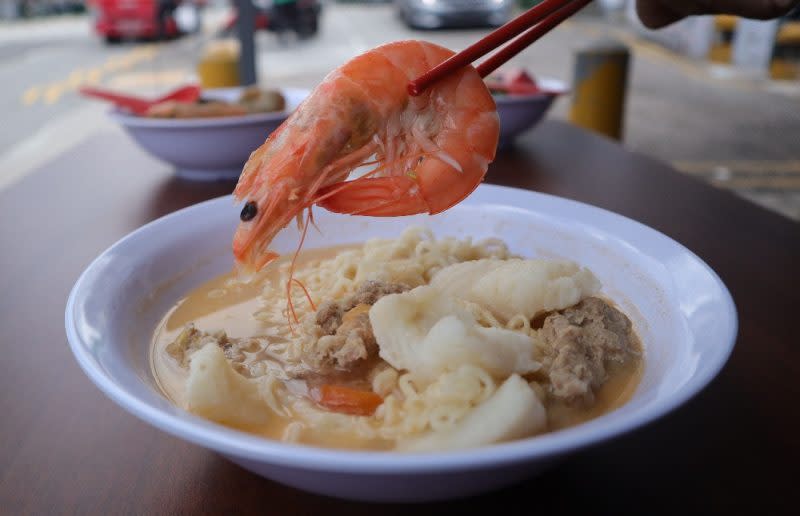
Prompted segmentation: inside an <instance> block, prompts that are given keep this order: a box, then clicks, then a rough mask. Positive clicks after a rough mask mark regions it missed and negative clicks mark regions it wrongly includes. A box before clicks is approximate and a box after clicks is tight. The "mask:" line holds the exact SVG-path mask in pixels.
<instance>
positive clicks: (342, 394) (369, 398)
mask: <svg viewBox="0 0 800 516" xmlns="http://www.w3.org/2000/svg"><path fill="white" fill-rule="evenodd" d="M317 397H318V400H317V403H319V404H320V405H322V406H323V407H325V408H327V409H329V410H333V411H334V412H342V413H344V414H352V415H355V416H371V415H372V414H373V413H374V412H375V409H377V408H378V406H379V405H380V404H381V403H383V398H381V397H380V396H378V395H377V394H375V393H374V392H371V391H360V390H358V389H351V388H350V387H344V386H342V385H323V386H322V387H320V388H319V390H318V396H317Z"/></svg>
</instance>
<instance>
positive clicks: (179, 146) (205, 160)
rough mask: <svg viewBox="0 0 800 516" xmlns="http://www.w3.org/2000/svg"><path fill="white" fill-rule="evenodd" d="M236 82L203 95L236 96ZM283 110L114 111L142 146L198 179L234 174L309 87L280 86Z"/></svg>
mask: <svg viewBox="0 0 800 516" xmlns="http://www.w3.org/2000/svg"><path fill="white" fill-rule="evenodd" d="M240 91H241V89H240V88H225V89H219V90H206V91H204V92H203V96H204V97H208V98H216V99H222V100H231V101H232V100H235V99H236V98H237V97H238V94H239V92H240ZM280 91H281V93H282V94H283V95H284V97H285V98H286V110H284V111H281V112H274V113H256V114H252V115H244V116H236V117H219V118H191V119H189V118H186V119H174V118H145V117H140V116H133V115H129V114H126V113H123V112H121V111H116V110H115V111H112V112H111V117H112V118H113V119H114V120H116V121H117V122H118V123H119V124H120V125H121V126H122V127H124V128H125V130H126V131H127V132H128V134H129V135H130V136H131V137H132V138H133V139H134V140H135V141H136V143H138V144H139V145H140V146H141V147H142V148H143V149H144V150H146V151H147V152H149V153H150V154H152V155H153V156H155V157H157V158H159V159H162V160H164V161H166V162H167V163H170V164H172V165H174V166H175V168H176V171H177V174H178V175H179V176H182V177H186V178H190V179H198V180H212V181H213V180H220V179H236V178H237V177H239V174H240V173H241V171H242V166H244V163H245V161H247V158H248V157H249V156H250V153H251V152H253V151H254V150H255V149H256V148H258V147H259V146H260V145H261V144H262V143H264V140H266V138H267V136H269V134H270V133H271V132H272V131H274V130H275V129H276V128H277V127H278V126H279V125H281V123H283V121H284V120H286V117H287V116H289V113H291V112H292V111H293V110H294V109H295V108H296V107H297V106H298V104H300V102H301V101H302V100H303V99H304V98H305V97H306V96H307V95H308V90H303V89H294V88H280Z"/></svg>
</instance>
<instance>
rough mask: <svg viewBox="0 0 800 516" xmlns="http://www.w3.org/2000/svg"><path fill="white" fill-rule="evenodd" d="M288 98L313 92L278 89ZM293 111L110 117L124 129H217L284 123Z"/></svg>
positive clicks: (114, 114) (114, 110)
mask: <svg viewBox="0 0 800 516" xmlns="http://www.w3.org/2000/svg"><path fill="white" fill-rule="evenodd" d="M276 89H278V90H279V91H280V92H281V93H282V94H284V95H287V96H298V97H306V96H308V95H309V93H310V92H311V90H309V89H306V88H276ZM290 114H291V111H287V110H283V111H270V112H267V113H251V114H247V115H238V116H223V117H198V118H148V117H144V116H137V115H131V114H128V113H126V112H124V111H122V110H120V109H117V108H111V109H110V110H109V111H108V116H109V117H110V118H111V119H113V120H115V121H116V122H118V123H119V124H120V125H122V126H124V127H132V128H150V129H163V130H169V129H216V128H220V127H232V126H247V125H258V124H264V123H270V122H282V121H283V120H285V119H286V118H287V117H288V116H289V115H290Z"/></svg>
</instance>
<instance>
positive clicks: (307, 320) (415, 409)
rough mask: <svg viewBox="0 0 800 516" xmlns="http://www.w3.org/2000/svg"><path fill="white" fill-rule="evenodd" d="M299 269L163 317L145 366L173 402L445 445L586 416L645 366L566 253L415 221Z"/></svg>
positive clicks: (287, 424)
mask: <svg viewBox="0 0 800 516" xmlns="http://www.w3.org/2000/svg"><path fill="white" fill-rule="evenodd" d="M290 265H291V260H290V259H289V258H282V259H279V260H276V261H275V262H273V263H271V264H270V265H268V266H267V267H266V268H265V269H264V270H262V271H261V272H260V273H259V274H258V275H257V276H256V277H255V278H253V279H252V280H251V281H250V282H248V283H241V282H239V281H237V279H236V278H235V277H234V276H232V275H231V274H225V275H222V276H220V277H217V278H214V279H212V280H211V281H209V282H207V283H206V284H204V285H202V286H200V287H199V288H197V289H195V290H193V291H192V292H190V293H189V294H188V295H187V296H186V297H185V298H183V299H181V300H180V301H179V302H178V303H177V304H176V305H175V306H174V307H173V308H172V309H171V310H170V311H169V312H168V313H167V314H166V316H165V317H164V318H163V320H162V321H161V323H160V324H159V325H158V327H157V329H156V331H155V333H154V337H153V342H152V351H151V363H152V369H153V372H154V375H155V378H156V380H157V381H158V383H159V385H160V387H161V388H162V390H163V391H164V393H165V394H166V396H168V397H169V399H171V400H172V401H173V402H174V403H175V404H177V405H179V406H181V407H183V408H185V409H187V410H189V411H190V412H193V413H195V414H198V415H200V416H202V417H205V418H208V419H211V420H213V421H216V422H219V423H222V424H225V425H228V426H231V427H234V428H238V429H241V430H244V431H247V432H252V433H257V434H260V435H263V436H264V437H267V438H271V439H276V440H284V441H291V442H300V443H306V444H311V445H318V446H328V447H341V448H358V449H374V450H398V451H435V450H442V449H450V448H464V447H472V446H481V445H486V444H491V443H493V442H500V441H507V440H512V439H519V438H524V437H530V436H534V435H538V434H541V433H544V432H548V431H554V430H558V429H561V428H565V427H568V426H572V425H576V424H579V423H581V422H584V421H586V420H589V419H592V418H595V417H598V416H600V415H602V414H604V413H606V412H608V411H610V410H613V409H614V408H616V407H619V406H620V405H622V404H624V403H625V402H626V401H627V400H628V399H629V398H630V397H631V395H632V394H633V392H634V391H635V389H636V386H637V384H638V382H639V379H640V376H641V371H642V369H643V361H642V348H641V344H640V342H639V340H638V338H637V337H636V333H635V331H634V329H633V328H632V326H631V323H630V321H629V320H628V318H627V317H626V316H625V315H624V314H622V313H621V312H620V311H619V310H618V309H616V308H615V307H614V306H613V302H612V301H611V300H608V299H604V298H602V297H600V296H599V295H598V294H599V289H600V285H599V282H598V281H597V280H596V278H594V276H593V275H592V274H591V272H590V271H588V270H587V269H585V268H581V267H579V266H578V265H576V264H572V263H570V262H565V261H563V262H557V261H545V260H526V259H522V258H519V257H515V256H512V255H511V254H510V253H509V252H508V250H507V248H506V246H505V245H504V244H503V243H502V242H499V241H494V240H493V241H485V242H472V241H470V240H457V239H452V238H442V239H436V238H434V237H433V236H432V235H431V234H430V233H428V232H426V231H424V230H421V229H416V228H414V229H410V230H407V231H406V232H405V233H403V234H402V235H400V236H399V237H398V238H397V239H394V240H375V241H370V242H367V243H366V244H364V245H355V246H344V247H335V248H328V249H316V250H306V251H303V252H301V253H300V254H299V255H298V257H297V259H296V261H295V263H294V268H293V270H291V269H292V268H291V266H290ZM290 273H291V274H290ZM290 276H292V277H293V278H294V280H292V281H290ZM289 286H290V287H291V288H288V287H289ZM288 293H291V301H292V302H291V307H290V306H289V303H287V299H288V296H287V294H288Z"/></svg>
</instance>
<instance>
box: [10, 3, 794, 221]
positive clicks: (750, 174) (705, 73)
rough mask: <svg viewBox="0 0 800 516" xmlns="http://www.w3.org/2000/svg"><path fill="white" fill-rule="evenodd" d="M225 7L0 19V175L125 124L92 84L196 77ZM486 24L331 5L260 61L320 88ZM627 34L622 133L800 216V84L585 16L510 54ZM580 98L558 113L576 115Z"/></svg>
mask: <svg viewBox="0 0 800 516" xmlns="http://www.w3.org/2000/svg"><path fill="white" fill-rule="evenodd" d="M225 12H226V11H225V10H224V9H216V8H212V9H209V10H208V11H207V12H206V14H205V24H204V27H205V28H204V31H202V32H201V33H200V34H197V35H193V36H190V37H185V38H182V39H179V40H176V41H171V42H165V43H135V44H134V43H130V44H122V45H113V46H107V45H105V44H104V43H103V42H102V41H101V40H100V39H99V38H97V37H96V36H94V35H92V33H91V27H90V21H89V18H88V17H86V16H73V17H64V18H58V19H47V20H39V21H26V22H15V23H13V24H9V23H5V24H0V85H2V86H0V91H2V95H0V109H2V112H3V124H2V130H0V188H3V186H7V185H9V184H12V183H13V182H15V181H16V180H18V179H19V178H21V177H23V176H24V175H25V174H27V173H29V172H30V171H32V170H35V168H36V167H37V166H39V165H40V164H42V163H44V162H47V161H49V160H52V159H56V158H57V156H58V154H60V153H61V152H63V151H64V150H66V149H68V148H69V147H70V146H72V145H75V144H76V143H78V142H80V141H83V140H84V139H86V138H90V137H91V136H92V134H95V133H96V132H97V131H100V130H119V129H118V128H116V127H115V126H114V125H113V124H112V123H111V122H110V121H109V120H108V118H107V117H105V115H104V111H105V107H104V106H102V105H100V104H98V103H94V102H90V101H86V100H84V99H81V98H80V97H78V95H77V94H76V89H77V88H78V87H79V86H80V85H82V84H99V85H103V86H108V87H113V88H118V89H121V90H125V91H130V92H136V93H140V94H143V95H156V94H158V93H160V92H162V91H164V90H166V89H169V88H171V87H173V86H175V85H178V84H181V83H183V82H186V81H188V80H192V78H193V77H194V64H195V62H196V59H197V56H198V55H199V53H200V51H201V49H202V48H203V46H204V45H205V44H206V43H207V42H208V41H209V40H210V39H212V38H213V37H214V34H215V28H216V27H217V26H218V25H219V23H220V22H221V20H222V18H223V17H224V16H225ZM486 32H487V30H486V29H467V30H447V31H413V30H410V29H408V28H407V27H405V26H404V25H403V23H402V22H401V21H400V20H399V19H398V18H397V16H396V14H395V11H394V8H393V7H392V6H391V4H388V5H387V4H377V5H376V4H353V3H348V4H333V3H327V4H325V7H324V9H323V16H322V23H321V29H320V33H319V35H318V36H317V37H315V38H313V39H311V40H308V41H290V42H289V44H282V43H281V42H279V41H278V39H277V38H276V37H275V36H274V35H273V34H269V33H262V34H259V35H258V36H257V42H256V43H257V49H258V70H259V77H260V81H261V83H262V84H264V85H267V86H295V87H309V88H310V87H313V86H314V85H315V84H316V83H318V82H319V80H320V79H321V78H322V77H324V75H325V74H326V73H328V72H329V71H330V70H331V69H332V68H334V67H336V66H338V65H339V64H341V63H342V62H344V61H345V60H347V59H348V58H350V57H352V56H354V55H356V54H358V53H360V52H363V51H365V50H367V49H369V48H372V47H374V46H376V45H378V44H380V43H383V42H388V41H393V40H398V39H406V38H417V39H427V40H431V41H434V42H437V43H439V44H442V45H444V46H447V47H449V48H452V49H454V50H458V49H460V48H463V47H465V46H467V45H469V44H470V43H472V42H474V41H475V40H476V39H478V38H480V37H481V36H482V35H484V34H485V33H486ZM606 38H613V39H617V40H620V41H622V42H624V43H625V44H627V45H628V46H629V48H630V49H631V51H632V55H633V60H632V67H631V75H630V81H629V94H628V99H627V110H626V116H625V135H624V138H623V144H624V145H625V146H626V147H627V148H629V149H630V150H632V151H635V152H640V153H644V154H647V155H650V156H653V157H655V158H658V159H661V160H663V161H667V162H669V163H671V164H673V166H675V167H676V168H677V169H679V170H681V171H683V172H685V173H687V174H691V175H693V176H696V177H698V178H700V179H702V180H705V181H708V182H710V183H712V184H714V185H716V186H719V187H721V188H729V189H732V190H733V191H735V192H736V193H737V194H739V195H741V196H742V197H745V198H747V199H749V200H751V201H753V202H757V203H759V204H761V205H763V206H765V207H767V208H769V209H771V210H774V211H776V212H779V213H782V214H783V215H785V216H788V217H791V218H794V219H795V220H800V146H798V142H799V141H800V139H798V135H800V84H798V83H796V82H795V83H785V82H776V81H756V80H748V79H742V78H736V79H733V78H731V77H730V75H729V74H720V73H719V70H718V68H714V67H712V66H710V65H709V64H707V63H704V62H698V61H691V60H688V59H686V58H682V57H680V56H677V55H675V54H673V53H671V52H670V51H667V50H665V49H663V48H661V47H659V46H658V45H655V44H653V43H650V42H647V41H645V40H643V39H641V38H639V37H638V36H637V35H636V34H635V33H634V32H633V31H631V30H629V29H628V28H626V27H625V26H624V24H621V23H620V22H619V20H612V21H609V20H605V19H603V18H599V17H597V16H588V15H584V16H579V17H577V18H574V19H572V20H570V21H568V22H566V23H565V24H563V25H562V26H561V27H559V28H558V29H557V30H555V31H553V32H552V33H551V34H549V35H547V36H546V37H545V38H543V39H542V40H541V41H539V42H538V43H536V44H535V45H533V46H532V47H529V48H528V49H526V50H525V51H524V52H523V53H522V54H520V55H519V56H517V57H516V58H515V59H514V61H513V62H512V65H518V66H524V67H526V68H528V69H530V70H532V71H533V72H534V73H535V74H537V75H540V76H548V77H553V78H557V79H561V80H563V81H565V82H567V83H569V82H571V79H572V68H573V54H574V52H575V50H576V49H578V48H581V47H582V46H585V45H588V44H591V43H592V42H594V41H597V40H600V39H606ZM569 102H570V99H569V97H564V98H562V99H560V100H558V101H557V102H556V104H555V105H554V108H553V109H552V111H551V112H550V114H549V116H550V117H553V118H560V119H566V118H568V111H569Z"/></svg>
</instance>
